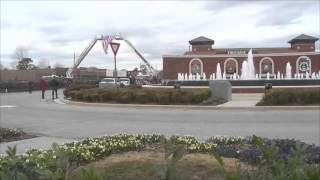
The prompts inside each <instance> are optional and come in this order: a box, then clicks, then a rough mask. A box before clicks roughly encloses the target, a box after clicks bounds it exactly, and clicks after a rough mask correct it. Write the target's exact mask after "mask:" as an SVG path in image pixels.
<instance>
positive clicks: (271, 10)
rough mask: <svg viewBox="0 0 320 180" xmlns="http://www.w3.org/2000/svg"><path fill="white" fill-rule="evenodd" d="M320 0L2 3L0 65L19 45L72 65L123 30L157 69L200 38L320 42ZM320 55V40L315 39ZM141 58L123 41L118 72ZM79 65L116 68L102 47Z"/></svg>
mask: <svg viewBox="0 0 320 180" xmlns="http://www.w3.org/2000/svg"><path fill="white" fill-rule="evenodd" d="M319 13H320V4H319V0H304V1H303V0H297V1H292V0H291V1H284V0H279V1H276V0H274V1H240V0H237V1H228V2H226V1H222V0H219V1H180V2H179V1H154V2H146V1H120V2H116V1H57V2H54V1H45V2H38V1H27V2H26V1H13V2H10V1H1V63H2V64H3V65H4V66H6V67H10V64H12V63H11V62H12V61H13V59H12V54H13V52H14V50H15V48H16V47H18V46H23V47H25V48H27V49H28V54H29V56H30V57H31V58H32V59H34V61H35V64H37V63H39V61H40V60H42V59H45V60H46V61H48V62H50V65H52V66H53V65H54V64H55V63H57V62H58V63H59V64H63V65H65V66H71V65H72V63H73V53H74V52H75V53H76V56H77V55H79V54H80V53H81V52H82V50H83V49H84V48H85V47H86V46H87V45H88V43H89V42H90V41H91V40H92V38H93V37H94V36H95V35H96V34H104V35H109V34H115V33H117V32H119V33H121V34H122V36H124V37H125V38H127V39H128V40H130V41H131V42H132V44H134V45H135V47H136V48H137V49H138V50H139V51H140V52H141V53H143V55H144V57H145V58H146V59H148V60H149V61H150V63H151V64H152V65H153V66H154V67H156V68H157V69H162V55H163V54H182V53H184V52H185V51H187V50H188V46H189V44H188V41H189V40H191V39H193V38H196V37H198V36H201V35H203V36H206V37H208V38H211V39H214V40H215V45H214V47H216V48H225V47H229V48H232V47H288V46H289V44H288V43H287V41H288V40H290V39H292V38H294V37H295V36H297V35H299V34H302V33H305V34H308V35H312V36H316V37H319V35H320V32H319V31H320V30H319V26H320V24H319ZM317 49H318V50H319V42H317ZM140 64H141V60H140V59H139V58H138V57H137V56H136V55H135V54H134V53H133V51H132V50H131V49H130V48H129V47H128V46H127V45H126V44H124V43H121V46H120V50H119V52H118V56H117V65H118V68H120V69H122V68H127V69H132V68H134V67H137V66H139V65H140ZM81 66H85V67H91V66H96V67H100V68H106V67H107V68H112V67H113V55H112V53H111V51H110V53H109V54H108V55H106V54H104V52H103V50H102V46H101V42H98V43H97V44H96V45H95V47H94V48H93V49H92V51H91V52H90V53H89V55H88V56H87V58H86V59H85V60H84V61H83V63H82V64H81Z"/></svg>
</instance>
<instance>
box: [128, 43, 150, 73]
mask: <svg viewBox="0 0 320 180" xmlns="http://www.w3.org/2000/svg"><path fill="white" fill-rule="evenodd" d="M123 41H124V42H126V43H127V44H128V45H129V46H130V47H131V48H132V49H133V50H134V52H135V53H136V54H137V55H138V56H139V57H140V59H141V60H142V61H143V62H144V63H145V64H146V65H147V66H148V68H149V69H150V70H151V73H152V74H153V75H155V74H156V70H155V69H154V68H153V67H152V66H151V64H150V63H149V62H148V61H147V60H146V59H145V58H144V57H143V56H142V54H141V53H140V52H139V51H138V50H137V49H136V48H135V47H134V46H133V45H132V44H131V42H130V41H129V40H127V39H123Z"/></svg>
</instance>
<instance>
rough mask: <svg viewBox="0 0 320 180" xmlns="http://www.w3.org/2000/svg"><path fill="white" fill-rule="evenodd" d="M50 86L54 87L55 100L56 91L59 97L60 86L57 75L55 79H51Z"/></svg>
mask: <svg viewBox="0 0 320 180" xmlns="http://www.w3.org/2000/svg"><path fill="white" fill-rule="evenodd" d="M50 87H51V89H52V99H53V100H54V93H56V99H57V98H58V87H59V82H58V80H57V78H56V76H53V79H52V80H51V81H50Z"/></svg>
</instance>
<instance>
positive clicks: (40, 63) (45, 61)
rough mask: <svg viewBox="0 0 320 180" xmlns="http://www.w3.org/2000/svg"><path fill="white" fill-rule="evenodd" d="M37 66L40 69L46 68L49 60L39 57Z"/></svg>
mask: <svg viewBox="0 0 320 180" xmlns="http://www.w3.org/2000/svg"><path fill="white" fill-rule="evenodd" d="M38 66H39V67H40V68H42V69H44V68H48V67H49V66H50V64H49V61H48V60H47V59H44V58H43V59H41V60H40V61H39V63H38Z"/></svg>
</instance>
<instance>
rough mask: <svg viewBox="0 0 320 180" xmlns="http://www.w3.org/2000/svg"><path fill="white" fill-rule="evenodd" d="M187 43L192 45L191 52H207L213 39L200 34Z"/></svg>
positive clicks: (210, 48) (210, 49)
mask: <svg viewBox="0 0 320 180" xmlns="http://www.w3.org/2000/svg"><path fill="white" fill-rule="evenodd" d="M189 44H190V45H191V47H192V52H208V51H212V45H213V44H214V40H212V39H209V38H206V37H204V36H200V37H197V38H195V39H192V40H190V41H189Z"/></svg>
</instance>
